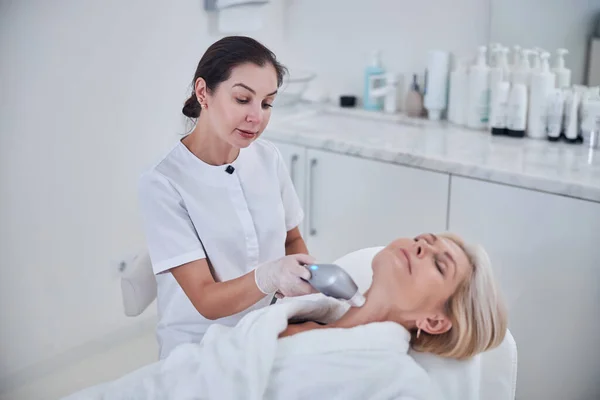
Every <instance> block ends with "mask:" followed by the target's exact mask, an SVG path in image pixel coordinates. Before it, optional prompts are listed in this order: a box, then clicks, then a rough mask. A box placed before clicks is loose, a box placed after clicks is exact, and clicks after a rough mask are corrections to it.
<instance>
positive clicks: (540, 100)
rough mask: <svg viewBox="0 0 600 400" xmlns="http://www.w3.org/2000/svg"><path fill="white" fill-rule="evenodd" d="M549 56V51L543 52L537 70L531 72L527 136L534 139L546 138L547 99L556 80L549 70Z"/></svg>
mask: <svg viewBox="0 0 600 400" xmlns="http://www.w3.org/2000/svg"><path fill="white" fill-rule="evenodd" d="M549 58H550V53H543V54H542V55H541V59H542V62H541V67H540V69H539V71H538V72H533V73H532V74H531V87H530V91H529V112H528V118H527V136H529V137H531V138H534V139H545V138H546V124H547V119H548V99H549V96H550V94H551V93H552V90H553V89H554V85H555V81H556V75H555V74H554V72H551V71H550V64H549V62H548V59H549Z"/></svg>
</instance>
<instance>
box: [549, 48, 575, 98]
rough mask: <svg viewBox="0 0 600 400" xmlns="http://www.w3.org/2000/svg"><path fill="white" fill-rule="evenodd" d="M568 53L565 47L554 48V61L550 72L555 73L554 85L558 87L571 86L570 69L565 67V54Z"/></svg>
mask: <svg viewBox="0 0 600 400" xmlns="http://www.w3.org/2000/svg"><path fill="white" fill-rule="evenodd" d="M568 53H569V51H568V50H567V49H558V50H556V63H555V64H554V68H552V72H554V73H555V74H556V87H557V88H559V89H564V88H568V87H570V86H571V70H570V69H569V68H566V67H565V54H568Z"/></svg>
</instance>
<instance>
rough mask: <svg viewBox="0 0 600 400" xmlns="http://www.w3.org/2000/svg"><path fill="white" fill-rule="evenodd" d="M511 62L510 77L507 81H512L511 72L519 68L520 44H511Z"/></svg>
mask: <svg viewBox="0 0 600 400" xmlns="http://www.w3.org/2000/svg"><path fill="white" fill-rule="evenodd" d="M511 60H512V64H511V65H510V77H509V78H510V79H509V82H512V74H513V73H514V72H515V71H516V70H518V69H519V67H520V65H521V46H513V51H512V58H511Z"/></svg>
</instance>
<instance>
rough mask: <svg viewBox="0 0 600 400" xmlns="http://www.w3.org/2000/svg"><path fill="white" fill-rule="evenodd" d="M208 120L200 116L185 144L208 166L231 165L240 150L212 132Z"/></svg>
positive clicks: (184, 139)
mask: <svg viewBox="0 0 600 400" xmlns="http://www.w3.org/2000/svg"><path fill="white" fill-rule="evenodd" d="M207 120H208V119H207V118H206V117H204V118H202V116H200V118H198V122H197V123H196V127H195V128H194V130H193V131H192V132H191V133H190V134H189V135H188V136H186V137H185V138H183V140H182V142H183V144H184V145H185V146H186V147H187V148H188V149H189V150H190V151H191V152H192V153H193V154H194V155H195V156H196V157H198V158H199V159H200V160H202V161H204V162H205V163H207V164H210V165H225V164H231V163H232V162H233V161H235V159H236V158H237V156H238V154H239V151H240V150H239V149H238V148H235V147H233V146H232V145H230V144H229V143H227V142H225V141H223V140H222V139H221V138H219V136H218V135H217V134H216V133H215V132H213V131H211V129H210V126H209V124H208V122H207Z"/></svg>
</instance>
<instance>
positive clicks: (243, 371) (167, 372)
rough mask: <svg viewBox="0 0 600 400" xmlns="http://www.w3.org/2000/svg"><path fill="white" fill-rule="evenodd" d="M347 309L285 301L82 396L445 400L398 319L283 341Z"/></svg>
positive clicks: (319, 301) (216, 328) (317, 301)
mask: <svg viewBox="0 0 600 400" xmlns="http://www.w3.org/2000/svg"><path fill="white" fill-rule="evenodd" d="M346 311H347V305H346V304H345V303H341V302H339V301H336V300H332V299H330V298H327V297H325V296H323V295H311V296H308V297H307V298H305V299H298V300H293V301H289V302H283V303H278V304H275V305H273V306H269V307H266V308H264V309H261V310H257V311H254V312H252V313H250V314H248V315H246V316H245V317H244V318H243V319H242V320H241V321H240V322H239V323H238V324H237V325H236V326H235V327H226V326H221V325H213V326H212V327H211V328H210V329H209V330H208V331H207V333H206V335H205V336H204V339H203V341H202V343H201V344H200V345H195V344H186V345H181V346H179V347H178V348H176V349H175V350H174V351H173V352H172V353H171V354H170V355H169V357H167V358H166V359H165V360H163V361H161V362H159V363H156V364H153V365H152V366H150V367H146V369H145V371H144V372H143V373H142V372H139V371H138V372H134V373H132V374H130V375H127V376H125V377H123V378H121V379H119V380H117V381H114V382H111V383H109V384H107V385H102V386H99V387H97V388H94V390H92V389H90V390H88V391H83V392H80V393H78V394H75V395H73V396H72V397H69V400H75V399H101V398H106V399H177V400H185V399H244V400H258V399H285V400H294V399H298V400H299V399H328V400H330V399H340V400H341V399H343V400H353V399H356V400H365V399H404V400H408V399H412V400H425V399H428V400H429V399H435V400H437V399H442V398H443V397H442V396H441V395H440V393H439V390H438V389H437V386H436V385H435V383H433V381H431V379H430V378H429V376H428V375H427V373H426V372H425V371H424V370H423V368H422V367H421V366H419V365H418V364H417V363H416V362H415V361H414V359H413V358H412V357H410V356H409V355H408V349H409V339H410V335H409V332H408V331H407V330H406V329H404V328H403V327H402V326H401V325H398V324H396V323H393V322H381V323H372V324H368V325H363V326H358V327H355V328H350V329H341V328H329V329H317V330H312V331H306V332H302V333H299V334H296V335H293V336H289V337H285V338H282V339H278V336H279V333H280V332H282V331H283V330H284V329H285V328H286V327H287V324H288V320H289V319H292V318H299V319H309V320H317V321H321V322H325V323H327V322H332V321H334V320H336V319H338V318H339V317H341V316H342V315H343V314H344V313H345V312H346Z"/></svg>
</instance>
